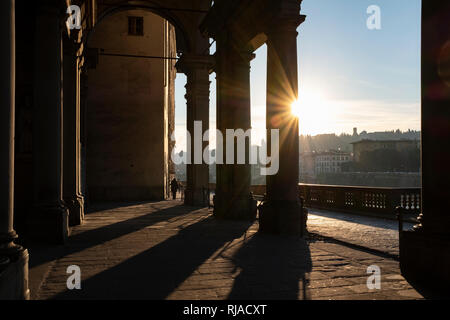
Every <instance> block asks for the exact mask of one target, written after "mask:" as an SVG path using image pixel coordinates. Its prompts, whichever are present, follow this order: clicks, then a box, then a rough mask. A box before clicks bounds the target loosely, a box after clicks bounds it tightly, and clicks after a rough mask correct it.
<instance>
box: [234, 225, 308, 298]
mask: <svg viewBox="0 0 450 320" xmlns="http://www.w3.org/2000/svg"><path fill="white" fill-rule="evenodd" d="M233 260H234V261H235V264H236V266H237V267H238V268H240V269H241V272H240V274H239V275H238V276H237V278H236V279H235V281H234V285H233V288H232V290H231V292H230V294H229V296H228V299H230V300H248V299H251V300H298V299H304V300H306V299H308V292H307V287H308V280H307V279H306V275H307V273H309V272H311V269H312V261H311V253H310V249H309V245H308V243H307V242H306V240H304V239H300V238H298V237H282V236H271V235H261V234H255V235H254V236H253V237H251V238H250V240H248V241H247V242H246V243H245V244H243V246H242V247H241V249H240V250H239V251H238V252H236V254H235V255H234V256H233Z"/></svg>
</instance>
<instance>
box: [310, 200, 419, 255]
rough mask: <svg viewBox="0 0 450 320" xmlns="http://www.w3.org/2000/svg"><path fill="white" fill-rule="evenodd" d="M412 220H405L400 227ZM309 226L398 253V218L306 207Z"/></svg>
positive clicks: (407, 225) (315, 230)
mask: <svg viewBox="0 0 450 320" xmlns="http://www.w3.org/2000/svg"><path fill="white" fill-rule="evenodd" d="M413 225H414V224H412V223H407V222H405V223H404V225H403V229H404V230H406V229H411V228H412V227H413ZM308 230H309V231H310V232H313V233H317V234H320V235H323V236H326V237H332V238H334V239H336V240H339V241H343V242H347V243H351V244H355V245H359V246H363V247H366V248H369V249H374V250H378V251H382V252H386V253H388V254H390V255H393V256H398V255H399V247H398V243H399V239H398V222H397V221H394V220H387V219H382V218H374V217H365V216H359V215H354V214H346V213H341V212H331V211H324V210H317V209H309V216H308Z"/></svg>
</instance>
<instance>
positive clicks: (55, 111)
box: [28, 4, 69, 243]
mask: <svg viewBox="0 0 450 320" xmlns="http://www.w3.org/2000/svg"><path fill="white" fill-rule="evenodd" d="M61 24H62V23H61V16H60V10H59V8H57V7H56V6H52V5H50V4H42V5H39V6H38V8H37V12H36V30H35V33H36V38H35V52H34V58H35V70H34V74H35V79H34V89H35V106H34V118H33V135H34V136H33V172H34V210H33V212H31V213H30V217H29V219H28V220H29V234H30V236H32V237H34V238H37V239H39V240H44V241H46V242H52V243H63V242H64V241H65V240H66V238H67V236H68V233H69V227H68V210H67V208H66V206H65V204H64V202H63V200H62V189H63V183H62V182H63V181H62V178H63V176H62V170H63V162H62V158H63V157H62V156H63V148H62V129H63V126H62V123H63V121H62V117H63V104H62V94H61V93H62V91H61V82H62V78H61V76H62V75H61V73H62V70H61V60H62V45H61V42H62V37H61Z"/></svg>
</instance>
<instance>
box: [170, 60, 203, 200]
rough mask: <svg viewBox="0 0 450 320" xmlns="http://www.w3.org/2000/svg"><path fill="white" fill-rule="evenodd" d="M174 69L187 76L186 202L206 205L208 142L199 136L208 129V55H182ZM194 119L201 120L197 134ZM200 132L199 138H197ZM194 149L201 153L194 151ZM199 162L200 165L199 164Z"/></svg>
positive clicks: (195, 120)
mask: <svg viewBox="0 0 450 320" xmlns="http://www.w3.org/2000/svg"><path fill="white" fill-rule="evenodd" d="M176 67H177V69H178V71H180V72H183V73H185V74H186V76H187V85H186V100H187V125H186V127H187V130H188V132H189V133H190V135H191V141H190V142H189V141H188V149H189V150H187V153H188V159H190V161H191V164H187V185H186V191H185V199H184V200H185V203H186V204H187V205H193V206H204V205H208V203H207V199H205V191H206V190H208V188H209V165H208V164H207V163H205V162H204V161H203V150H205V148H206V147H207V146H208V142H205V141H203V139H202V137H203V135H204V133H205V132H206V131H208V130H209V93H210V91H209V85H210V81H209V71H210V70H211V67H212V66H211V57H210V56H209V55H208V56H202V55H192V54H184V55H183V56H182V58H181V60H180V61H179V62H178V63H177V66H176ZM195 122H197V123H199V122H200V123H201V127H202V130H201V132H200V131H199V132H198V136H196V132H195V127H194V124H195ZM200 134H201V137H200ZM195 149H198V151H199V150H200V149H201V152H197V153H196V152H194V151H195ZM200 163H201V164H200Z"/></svg>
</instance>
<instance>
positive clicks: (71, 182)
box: [63, 39, 84, 226]
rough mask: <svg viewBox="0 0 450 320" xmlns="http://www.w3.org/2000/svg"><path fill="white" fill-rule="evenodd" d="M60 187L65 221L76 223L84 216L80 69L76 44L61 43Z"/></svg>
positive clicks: (67, 41)
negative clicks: (62, 142)
mask: <svg viewBox="0 0 450 320" xmlns="http://www.w3.org/2000/svg"><path fill="white" fill-rule="evenodd" d="M63 83H64V100H63V105H64V148H63V150H64V185H63V186H64V188H63V198H64V202H65V203H66V205H67V207H68V209H69V224H70V225H71V226H76V225H80V224H82V223H83V219H84V197H83V196H82V193H81V144H80V71H79V67H78V58H77V54H76V46H75V44H74V43H72V42H71V41H70V40H69V39H65V43H64V79H63Z"/></svg>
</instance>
